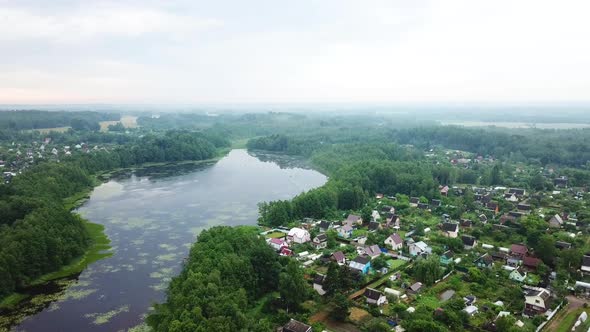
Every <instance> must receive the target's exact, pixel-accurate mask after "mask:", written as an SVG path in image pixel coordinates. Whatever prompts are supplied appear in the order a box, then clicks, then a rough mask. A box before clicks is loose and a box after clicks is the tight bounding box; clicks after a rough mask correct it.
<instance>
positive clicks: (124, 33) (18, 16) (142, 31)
mask: <svg viewBox="0 0 590 332" xmlns="http://www.w3.org/2000/svg"><path fill="white" fill-rule="evenodd" d="M222 25H223V22H222V21H221V20H219V19H215V18H198V17H191V16H188V15H182V14H178V13H172V12H167V11H164V10H160V9H157V8H149V7H130V6H121V5H113V4H109V5H106V4H103V5H93V6H86V7H81V8H75V9H71V10H61V11H57V10H56V11H55V12H51V11H49V12H47V11H46V12H36V11H34V10H32V9H30V8H15V7H12V8H11V7H5V8H0V41H19V42H22V41H23V40H27V39H40V40H43V41H46V42H47V41H54V42H80V41H88V40H91V39H94V38H113V37H115V38H117V37H121V38H133V37H139V36H142V35H146V34H154V33H160V34H169V35H170V36H171V37H178V36H182V35H184V34H191V33H194V32H198V31H204V30H207V29H211V28H216V27H220V26H222Z"/></svg>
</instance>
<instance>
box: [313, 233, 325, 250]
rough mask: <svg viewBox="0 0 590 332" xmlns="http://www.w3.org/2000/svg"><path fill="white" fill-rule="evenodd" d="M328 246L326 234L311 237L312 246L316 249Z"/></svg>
mask: <svg viewBox="0 0 590 332" xmlns="http://www.w3.org/2000/svg"><path fill="white" fill-rule="evenodd" d="M327 246H328V236H327V235H326V234H325V233H322V234H319V235H318V236H316V237H314V238H313V247H314V248H316V249H324V248H325V247H327Z"/></svg>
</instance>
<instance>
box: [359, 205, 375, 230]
mask: <svg viewBox="0 0 590 332" xmlns="http://www.w3.org/2000/svg"><path fill="white" fill-rule="evenodd" d="M361 218H362V219H363V224H365V225H368V224H369V223H370V222H371V220H373V210H372V209H371V207H369V206H365V207H364V208H363V209H362V210H361Z"/></svg>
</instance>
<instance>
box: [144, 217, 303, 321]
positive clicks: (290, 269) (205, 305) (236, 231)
mask: <svg viewBox="0 0 590 332" xmlns="http://www.w3.org/2000/svg"><path fill="white" fill-rule="evenodd" d="M307 294H309V290H308V289H307V285H306V281H305V280H304V278H303V271H302V270H301V268H300V267H299V264H297V263H296V262H295V261H293V260H291V259H288V258H286V257H280V256H278V255H277V254H276V253H275V252H274V251H273V250H272V249H271V248H270V247H269V246H268V245H267V244H266V242H265V241H264V239H263V238H261V237H259V236H258V231H257V228H255V227H235V228H231V227H223V226H219V227H213V228H211V229H208V230H205V231H203V232H202V233H201V234H200V235H199V237H198V239H197V242H195V244H194V245H193V247H192V248H191V251H190V254H189V257H188V260H187V261H186V262H185V265H184V268H183V271H182V273H181V274H180V275H179V276H178V277H175V278H174V279H173V280H172V282H171V283H170V286H169V289H168V300H167V302H166V303H164V304H158V305H156V307H155V310H154V312H153V313H151V314H150V315H149V316H148V318H147V321H148V324H149V325H150V326H151V327H152V328H153V329H154V331H162V332H182V331H195V332H207V331H219V332H232V331H260V332H263V331H264V332H266V331H271V330H273V329H274V326H276V325H278V324H281V323H283V322H284V321H285V320H288V317H289V316H286V314H285V310H286V311H287V312H289V313H290V314H291V315H293V314H296V313H297V311H298V310H299V308H300V307H299V306H300V304H301V302H303V300H304V299H306V297H307ZM279 309H282V313H279Z"/></svg>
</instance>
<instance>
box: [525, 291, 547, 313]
mask: <svg viewBox="0 0 590 332" xmlns="http://www.w3.org/2000/svg"><path fill="white" fill-rule="evenodd" d="M550 297H551V293H549V291H548V290H547V289H545V288H535V289H527V290H526V291H525V294H524V314H525V315H527V316H534V315H538V314H542V313H545V312H546V311H547V309H549V305H550V303H549V301H550Z"/></svg>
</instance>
